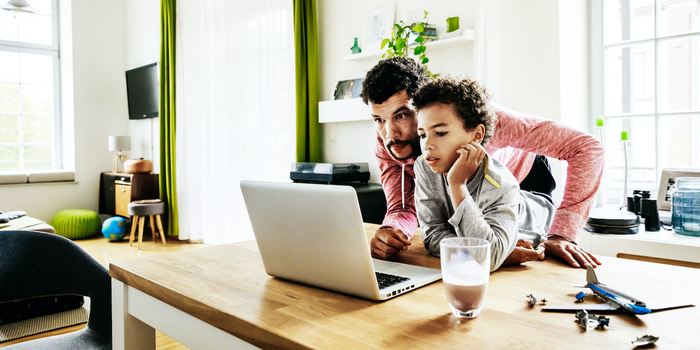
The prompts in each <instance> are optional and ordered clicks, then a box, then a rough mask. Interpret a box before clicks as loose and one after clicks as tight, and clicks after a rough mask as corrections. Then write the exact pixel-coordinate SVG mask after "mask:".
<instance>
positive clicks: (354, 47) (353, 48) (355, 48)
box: [350, 38, 362, 55]
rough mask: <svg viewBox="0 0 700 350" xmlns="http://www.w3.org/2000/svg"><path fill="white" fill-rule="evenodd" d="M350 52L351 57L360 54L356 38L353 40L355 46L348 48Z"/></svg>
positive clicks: (360, 50)
mask: <svg viewBox="0 0 700 350" xmlns="http://www.w3.org/2000/svg"><path fill="white" fill-rule="evenodd" d="M350 52H352V54H353V55H354V54H356V53H360V52H362V49H360V47H359V46H357V38H355V44H354V45H352V47H351V48H350Z"/></svg>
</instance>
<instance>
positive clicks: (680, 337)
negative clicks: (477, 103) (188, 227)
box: [110, 224, 700, 350]
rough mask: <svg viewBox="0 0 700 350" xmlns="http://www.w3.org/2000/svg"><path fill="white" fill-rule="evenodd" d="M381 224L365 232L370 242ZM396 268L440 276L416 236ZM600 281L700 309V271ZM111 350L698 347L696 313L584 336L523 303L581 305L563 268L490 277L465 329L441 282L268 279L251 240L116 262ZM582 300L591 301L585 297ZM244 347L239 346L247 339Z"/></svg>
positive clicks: (655, 269)
mask: <svg viewBox="0 0 700 350" xmlns="http://www.w3.org/2000/svg"><path fill="white" fill-rule="evenodd" d="M376 227H377V225H373V224H366V225H365V230H366V231H367V236H368V237H371V235H372V232H374V229H375V228H376ZM412 242H413V245H412V246H411V248H410V249H409V250H408V251H406V252H402V253H401V254H400V258H399V259H398V260H399V261H402V262H407V263H412V264H416V265H421V266H427V267H434V268H439V267H440V260H439V259H438V258H435V257H432V256H430V255H428V254H427V253H426V251H425V249H424V248H423V245H422V243H421V239H420V237H414V239H413V241H412ZM601 260H602V261H603V265H602V266H601V267H599V268H598V269H597V270H596V271H597V274H598V278H599V279H600V280H601V281H602V282H604V283H608V284H610V285H612V286H615V287H618V288H619V289H621V290H623V291H627V292H629V293H631V294H633V295H635V296H637V297H639V298H641V299H642V300H645V301H647V302H652V301H654V300H663V299H669V300H674V299H675V300H687V301H692V302H695V303H696V304H697V303H698V301H699V300H700V298H699V293H698V291H700V270H697V269H691V268H686V267H678V266H669V265H661V264H653V263H648V262H641V261H634V260H624V259H617V258H607V257H602V258H601ZM110 274H111V275H112V277H113V279H112V293H113V294H112V299H113V306H112V309H113V321H114V324H113V328H114V332H113V333H114V345H115V346H114V349H124V348H126V349H153V348H154V328H155V329H158V330H160V331H161V332H163V333H165V334H167V335H168V336H170V337H172V338H173V339H175V340H176V341H178V342H180V343H181V344H183V345H185V346H187V347H190V348H193V349H231V348H246V347H249V346H250V345H249V344H248V343H250V344H253V345H255V346H257V347H260V348H289V349H311V348H313V349H367V348H378V349H386V348H401V349H431V350H434V349H465V348H470V349H513V348H518V349H592V348H606V349H631V348H632V344H631V341H633V340H635V339H636V337H639V336H642V335H645V334H652V335H655V336H658V337H660V339H659V341H658V342H657V348H660V349H697V348H698V347H699V346H700V345H698V342H699V339H700V338H698V330H700V307H692V308H686V309H678V310H670V311H664V312H659V313H652V314H649V315H643V316H632V315H626V314H622V315H612V316H610V327H609V328H607V329H605V330H602V331H600V330H589V331H587V332H583V331H582V330H581V329H580V328H579V327H578V324H577V323H576V321H575V317H574V315H573V314H566V313H546V312H541V311H540V308H541V306H540V305H537V306H535V307H534V308H529V307H528V304H527V302H526V300H527V298H526V295H528V294H530V293H534V294H535V295H536V296H537V297H538V298H542V297H546V299H547V300H548V301H549V304H550V305H566V304H570V303H573V300H574V295H575V294H576V293H577V292H579V291H580V290H581V289H578V288H574V287H571V286H569V284H570V283H574V284H582V283H584V282H585V274H586V273H585V270H583V269H574V268H570V267H568V266H566V265H564V264H563V263H561V262H559V261H558V260H554V259H547V260H545V261H543V262H530V263H528V264H526V265H523V266H520V267H508V268H502V269H500V270H499V271H497V272H495V273H493V274H491V279H490V283H489V288H488V294H487V297H486V303H485V306H484V309H483V310H482V311H481V314H480V315H479V316H478V317H477V318H475V319H471V320H458V319H456V318H455V317H453V316H452V315H451V313H450V309H449V306H448V305H447V301H446V299H445V292H444V288H443V284H442V282H441V281H439V282H435V283H433V284H430V285H428V286H425V287H423V288H420V289H417V290H415V291H413V292H411V293H408V294H406V295H403V296H400V297H398V298H395V299H392V300H389V301H385V302H372V301H367V300H362V299H357V298H354V297H350V296H345V295H341V294H336V293H333V292H328V291H324V290H320V289H316V288H312V287H307V286H304V285H300V284H296V283H293V282H287V281H284V280H280V279H277V278H272V277H270V276H268V275H267V274H265V271H264V269H263V265H262V261H261V259H260V255H259V253H258V250H257V246H256V244H255V242H254V241H249V242H243V243H236V244H227V245H220V246H213V247H206V248H201V249H194V250H190V251H183V252H178V253H172V254H164V255H157V256H150V257H144V258H139V259H134V260H128V261H123V262H118V263H112V264H110ZM586 299H590V300H588V301H586V302H594V301H595V300H594V299H596V298H595V297H588V298H586ZM241 340H242V341H241Z"/></svg>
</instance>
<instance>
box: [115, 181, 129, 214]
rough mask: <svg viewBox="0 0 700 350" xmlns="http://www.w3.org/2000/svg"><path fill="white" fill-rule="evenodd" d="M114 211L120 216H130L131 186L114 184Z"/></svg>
mask: <svg viewBox="0 0 700 350" xmlns="http://www.w3.org/2000/svg"><path fill="white" fill-rule="evenodd" d="M114 202H115V211H114V213H115V214H117V215H120V216H129V208H128V206H129V203H131V186H127V185H114Z"/></svg>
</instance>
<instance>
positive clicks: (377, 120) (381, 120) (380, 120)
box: [374, 118, 384, 123]
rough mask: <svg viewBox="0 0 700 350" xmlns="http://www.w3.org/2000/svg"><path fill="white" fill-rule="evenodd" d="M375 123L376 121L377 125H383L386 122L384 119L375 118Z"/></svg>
mask: <svg viewBox="0 0 700 350" xmlns="http://www.w3.org/2000/svg"><path fill="white" fill-rule="evenodd" d="M374 121H375V122H376V123H381V122H383V121H384V119H382V118H374Z"/></svg>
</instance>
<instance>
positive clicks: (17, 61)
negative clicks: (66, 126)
mask: <svg viewBox="0 0 700 350" xmlns="http://www.w3.org/2000/svg"><path fill="white" fill-rule="evenodd" d="M30 4H31V6H32V7H34V8H35V9H37V10H39V13H37V14H24V15H23V16H22V17H20V18H19V19H16V18H14V17H13V16H12V14H10V13H9V12H8V11H2V10H0V174H3V173H15V172H24V173H29V172H33V171H43V170H51V169H60V168H61V166H62V164H61V149H60V145H61V132H60V125H61V122H60V103H59V102H60V86H61V84H60V80H59V45H58V14H57V8H58V6H57V5H58V3H57V0H30Z"/></svg>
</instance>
